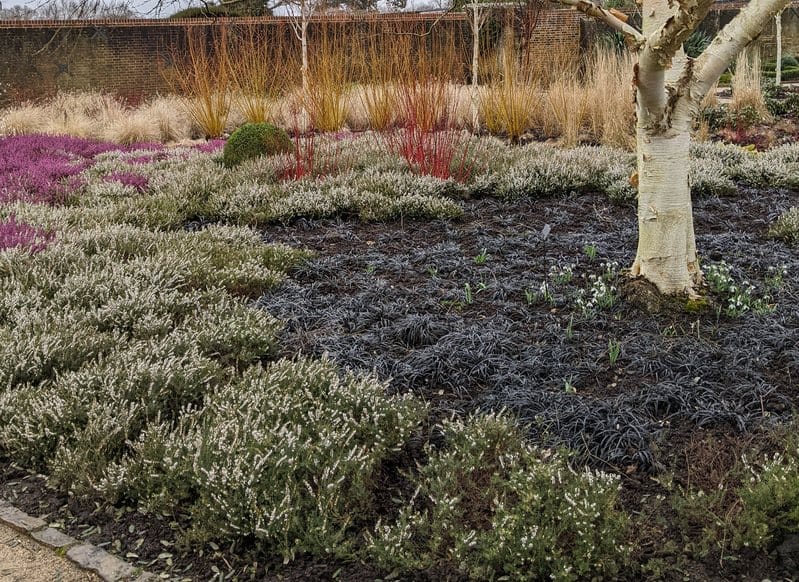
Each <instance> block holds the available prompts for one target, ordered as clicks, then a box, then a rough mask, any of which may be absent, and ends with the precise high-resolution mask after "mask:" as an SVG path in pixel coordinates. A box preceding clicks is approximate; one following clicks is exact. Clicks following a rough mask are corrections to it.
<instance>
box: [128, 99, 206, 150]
mask: <svg viewBox="0 0 799 582" xmlns="http://www.w3.org/2000/svg"><path fill="white" fill-rule="evenodd" d="M139 114H141V115H144V116H146V117H147V118H148V119H149V120H150V122H151V123H152V124H153V126H154V127H155V128H157V132H158V140H159V141H161V142H163V143H174V142H180V141H184V140H187V139H191V138H192V137H193V135H192V122H191V119H190V118H189V116H188V114H187V113H186V110H185V108H184V107H183V105H182V103H181V101H180V99H179V98H178V97H177V96H174V95H171V96H166V97H156V98H155V99H153V100H151V101H148V102H146V103H144V104H143V105H142V106H141V107H140V108H139Z"/></svg>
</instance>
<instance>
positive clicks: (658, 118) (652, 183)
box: [632, 0, 701, 295]
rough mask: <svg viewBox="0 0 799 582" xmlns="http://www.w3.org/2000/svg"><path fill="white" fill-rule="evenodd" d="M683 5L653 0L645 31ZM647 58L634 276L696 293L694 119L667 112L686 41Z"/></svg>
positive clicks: (639, 91)
mask: <svg viewBox="0 0 799 582" xmlns="http://www.w3.org/2000/svg"><path fill="white" fill-rule="evenodd" d="M677 10H678V9H677V5H676V4H675V3H673V2H671V1H670V0H648V2H646V3H645V5H644V10H643V15H642V16H643V19H642V23H641V24H642V30H641V32H642V33H643V35H644V36H645V37H647V38H652V37H653V36H656V35H657V32H658V31H659V30H661V29H662V28H663V26H664V25H665V24H666V22H667V21H669V19H673V18H674V17H675V16H676V15H677ZM670 52H671V51H670ZM642 57H644V58H643V59H642V60H640V61H639V65H638V82H637V86H636V103H637V115H636V150H637V153H638V156H637V159H638V250H637V251H636V254H635V261H634V262H633V266H632V275H633V276H642V277H644V278H646V279H648V280H649V281H651V282H652V283H654V284H655V285H656V286H657V288H658V289H659V290H660V292H661V293H667V294H673V293H683V292H685V293H688V294H689V295H693V294H695V289H696V287H697V285H698V284H699V283H700V282H701V272H700V270H699V265H698V263H697V257H696V238H695V236H694V222H693V212H692V203H691V184H690V181H689V177H688V168H689V165H690V161H689V152H690V144H691V126H692V123H693V119H692V118H691V117H690V116H686V114H685V113H684V112H683V113H682V115H681V117H680V118H679V119H675V118H673V117H672V118H671V119H669V118H667V116H666V108H667V107H668V88H669V87H673V86H674V84H676V83H678V82H679V79H680V76H681V75H682V73H683V71H684V70H685V69H686V67H687V66H688V58H687V57H686V55H685V52H684V51H683V49H682V43H679V44H678V46H677V48H676V50H675V51H674V53H673V54H672V55H671V59H669V60H670V62H667V63H660V62H658V60H657V59H656V58H653V57H654V55H651V54H650V55H647V54H645V53H644V52H642ZM664 65H665V66H664Z"/></svg>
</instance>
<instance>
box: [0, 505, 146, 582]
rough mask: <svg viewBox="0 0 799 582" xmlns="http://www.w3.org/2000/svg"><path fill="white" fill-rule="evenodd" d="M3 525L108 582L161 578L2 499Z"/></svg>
mask: <svg viewBox="0 0 799 582" xmlns="http://www.w3.org/2000/svg"><path fill="white" fill-rule="evenodd" d="M0 523H3V524H5V525H7V526H8V527H10V528H13V529H15V530H17V531H18V532H20V533H23V534H26V535H28V536H30V537H31V538H32V539H34V540H35V541H37V542H38V543H40V544H42V545H43V546H45V547H47V548H50V549H51V550H54V551H55V552H56V553H58V554H59V555H63V556H64V557H66V558H67V559H68V560H70V561H71V562H73V563H74V564H75V565H76V566H77V567H79V568H82V569H83V570H89V571H91V572H94V573H95V574H97V575H98V576H100V578H102V579H103V580H105V581H106V582H154V581H155V580H158V577H157V576H155V575H154V574H150V573H148V572H144V571H142V570H141V568H135V567H134V566H131V565H130V564H128V563H127V562H125V561H124V560H122V559H120V558H118V557H117V556H114V555H113V554H110V553H108V552H106V551H105V550H104V549H102V548H100V547H97V546H95V545H92V544H88V543H86V542H82V541H80V540H76V539H75V538H73V537H71V536H68V535H66V534H65V533H63V532H60V531H58V530H57V529H53V528H51V527H48V526H47V523H46V522H45V521H44V520H43V519H40V518H38V517H33V516H31V515H28V514H27V513H25V512H23V511H20V510H19V509H17V508H16V507H14V506H13V505H12V504H11V503H9V502H8V501H6V500H5V499H2V498H0Z"/></svg>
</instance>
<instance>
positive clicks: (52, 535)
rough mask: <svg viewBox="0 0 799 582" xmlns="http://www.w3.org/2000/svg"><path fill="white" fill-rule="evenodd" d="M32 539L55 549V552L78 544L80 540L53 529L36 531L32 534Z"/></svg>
mask: <svg viewBox="0 0 799 582" xmlns="http://www.w3.org/2000/svg"><path fill="white" fill-rule="evenodd" d="M31 537H32V538H33V539H35V540H36V541H37V542H40V543H42V544H44V545H45V546H47V547H48V548H53V549H54V550H57V549H58V548H65V547H67V546H72V545H74V544H76V543H78V540H76V539H75V538H73V537H70V536H68V535H67V534H65V533H63V532H60V531H58V530H57V529H53V528H51V527H48V528H45V529H41V530H39V531H35V532H33V533H32V534H31Z"/></svg>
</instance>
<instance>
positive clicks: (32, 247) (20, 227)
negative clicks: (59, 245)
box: [0, 215, 53, 253]
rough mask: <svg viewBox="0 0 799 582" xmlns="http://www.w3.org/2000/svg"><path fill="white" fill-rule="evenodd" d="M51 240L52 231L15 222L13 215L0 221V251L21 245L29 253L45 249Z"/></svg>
mask: <svg viewBox="0 0 799 582" xmlns="http://www.w3.org/2000/svg"><path fill="white" fill-rule="evenodd" d="M52 241H53V234H52V233H49V232H46V231H43V230H41V229H38V228H35V227H33V226H30V225H28V224H25V223H23V222H17V219H16V217H15V216H13V215H12V216H9V217H8V219H6V220H5V221H0V251H2V250H5V249H11V248H17V247H21V248H25V249H27V250H29V251H30V252H31V253H38V252H39V251H43V250H44V249H46V248H47V246H48V245H49V244H50V243H51V242H52Z"/></svg>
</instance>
